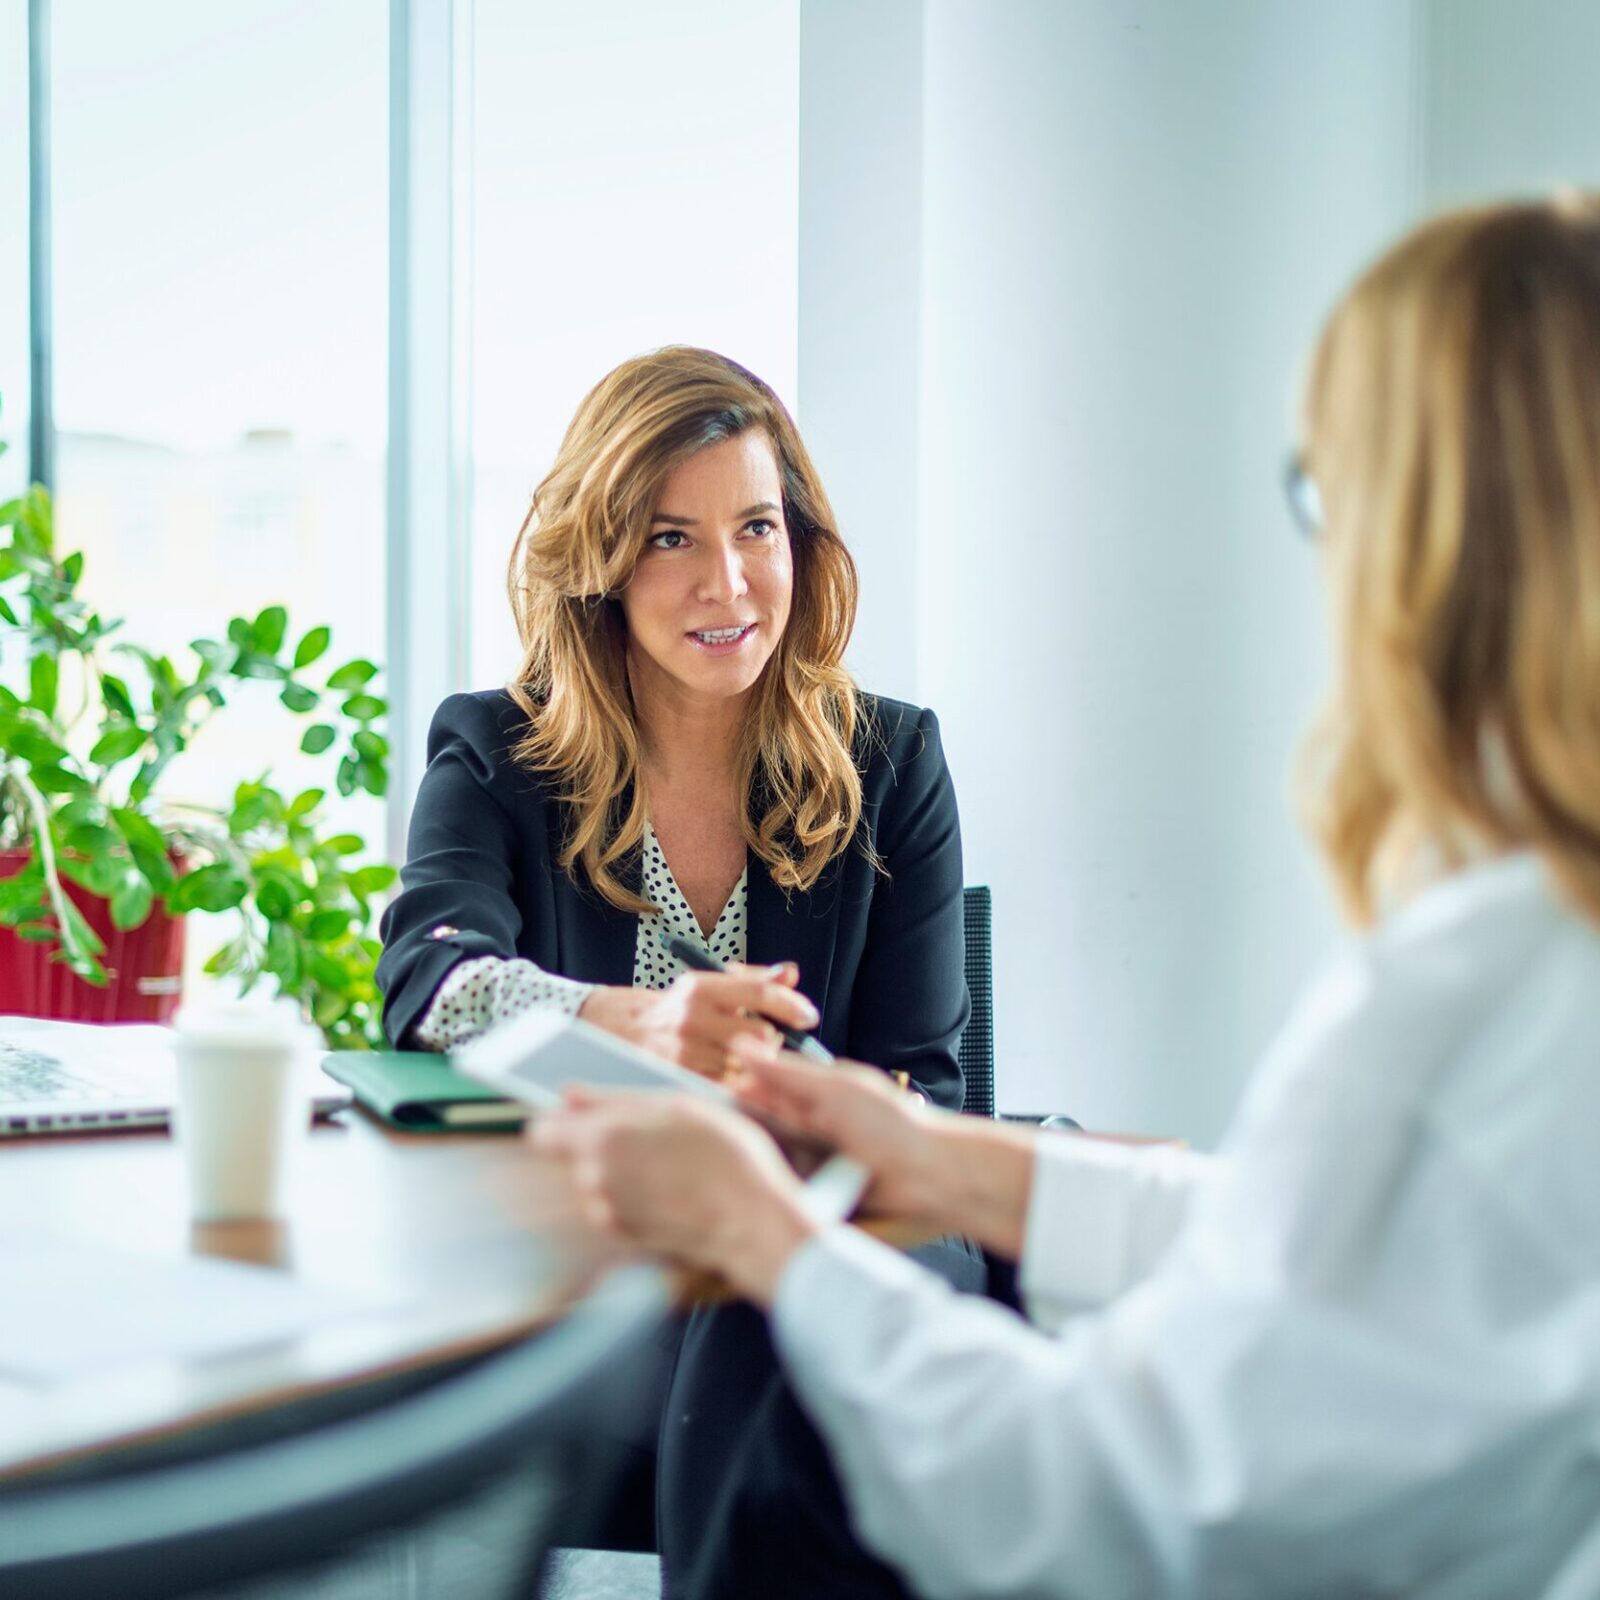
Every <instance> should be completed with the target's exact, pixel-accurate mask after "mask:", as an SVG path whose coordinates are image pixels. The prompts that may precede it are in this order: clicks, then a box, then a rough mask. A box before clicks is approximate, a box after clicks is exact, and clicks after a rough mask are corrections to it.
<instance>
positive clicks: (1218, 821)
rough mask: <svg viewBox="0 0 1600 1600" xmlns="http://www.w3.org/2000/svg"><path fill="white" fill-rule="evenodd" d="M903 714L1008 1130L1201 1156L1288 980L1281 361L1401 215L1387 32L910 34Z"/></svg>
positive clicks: (1292, 680)
mask: <svg viewBox="0 0 1600 1600" xmlns="http://www.w3.org/2000/svg"><path fill="white" fill-rule="evenodd" d="M925 28H926V38H925V56H924V71H925V95H924V103H923V105H924V145H923V165H924V171H925V173H926V187H925V194H924V202H925V203H924V211H923V218H922V226H923V237H924V251H925V254H924V271H923V280H922V298H923V304H924V308H925V310H924V327H925V330H926V339H925V343H924V347H923V353H922V359H923V383H922V408H921V409H922V427H923V433H924V437H923V458H924V461H925V463H926V471H925V474H924V478H923V486H922V497H921V498H922V528H923V541H922V545H921V548H920V550H919V569H920V573H921V576H922V579H923V601H922V610H921V615H920V618H919V621H918V628H919V642H920V652H919V659H920V661H921V679H920V687H921V692H922V694H923V696H924V697H925V698H926V699H927V701H928V702H929V703H930V704H932V705H933V706H934V707H935V708H936V709H937V710H938V712H939V714H940V716H941V718H942V720H943V723H944V727H945V731H946V739H947V747H948V750H949V753H950V759H951V764H952V768H953V771H954V774H955V779H956V786H957V790H958V793H959V795H960V799H961V808H962V816H963V825H964V826H963V832H964V836H965V841H966V853H967V875H968V879H969V881H972V882H985V881H986V882H988V883H990V884H991V885H992V887H993V889H994V894H995V950H996V1013H997V1040H996V1044H997V1087H998V1094H999V1100H1000V1104H1001V1106H1002V1108H1003V1109H1008V1110H1041V1111H1042V1110H1056V1109H1059V1110H1065V1111H1070V1112H1071V1113H1072V1114H1074V1115H1076V1116H1078V1117H1079V1118H1081V1119H1082V1120H1083V1121H1085V1122H1086V1123H1089V1124H1091V1125H1098V1126H1101V1127H1121V1128H1126V1129H1130V1130H1148V1131H1152V1132H1178V1133H1183V1134H1187V1135H1188V1136H1190V1137H1192V1138H1194V1139H1197V1140H1200V1141H1202V1142H1203V1141H1207V1140H1209V1139H1211V1138H1212V1137H1214V1136H1215V1134H1216V1133H1217V1131H1218V1130H1219V1129H1220V1128H1221V1126H1222V1125H1223V1123H1224V1121H1225V1119H1226V1117H1227V1115H1228V1113H1229V1112H1230V1110H1231V1108H1232V1106H1233V1103H1234V1101H1235V1098H1236V1095H1237V1090H1238V1086H1239V1084H1240V1082H1241V1081H1242V1079H1243V1077H1244V1075H1245V1074H1246V1072H1247V1071H1248V1069H1249V1068H1250V1066H1251V1065H1252V1061H1253V1058H1254V1056H1255V1055H1256V1053H1257V1051H1258V1050H1259V1049H1260V1047H1261V1045H1262V1044H1263V1043H1264V1041H1265V1040H1266V1038H1267V1037H1268V1036H1269V1034H1270V1033H1271V1031H1272V1030H1273V1028H1274V1027H1275V1026H1276V1025H1277V1023H1278V1022H1279V1020H1280V1019H1281V1017H1282V1014H1283V1012H1284V1010H1285V1008H1286V1007H1287V1005H1288V1003H1289V1002H1290V1000H1291V998H1292V996H1293V994H1294V992H1295V990H1296V989H1297V988H1298V986H1299V984H1300V982H1301V981H1302V980H1303V978H1304V977H1305V976H1306V974H1307V971H1308V969H1309V968H1310V966H1311V965H1312V963H1313V961H1314V960H1315V958H1316V957H1317V956H1318V955H1319V954H1320V953H1321V952H1322V950H1323V949H1324V947H1325V945H1326V943H1327V940H1328V936H1329V932H1330V928H1331V917H1330V916H1329V913H1328V910H1327V902H1326V899H1325V897H1324V894H1323V890H1322V887H1321V884H1320V882H1319V881H1318V877H1317V874H1316V872H1315V869H1314V868H1313V866H1312V864H1311V861H1310V856H1309V853H1308V852H1307V850H1306V849H1305V848H1304V847H1303V846H1302V844H1301V842H1300V840H1299V839H1298V837H1297V833H1296V829H1295V826H1294V823H1293V820H1292V818H1291V816H1290V813H1289V809H1288V805H1287V801H1286V790H1287V768H1288V758H1289V753H1290V749H1291V746H1292V744H1293V742H1294V740H1295V737H1296V735H1297V733H1298V730H1299V728H1300V726H1301V724H1302V722H1303V719H1304V716H1305V714H1306V711H1307V709H1308V707H1309V706H1310V704H1311V702H1312V701H1313V699H1314V698H1315V696H1316V694H1317V692H1318V690H1319V688H1320V685H1321V679H1322V673H1323V650H1322V645H1321V637H1322V630H1321V615H1320V596H1319V593H1318V586H1317V570H1316V556H1315V554H1314V552H1312V551H1311V550H1309V549H1306V548H1303V547H1298V546H1297V545H1296V542H1295V538H1294V535H1293V533H1292V532H1291V530H1290V528H1289V526H1288V524H1287V519H1286V515H1285V513H1284V511H1283V508H1282V506H1281V503H1280V496H1279V492H1278V483H1279V472H1280V467H1281V462H1282V459H1283V454H1284V452H1285V450H1286V449H1287V447H1288V446H1289V444H1290V443H1291V439H1292V417H1291V406H1290V401H1291V395H1292V392H1293V388H1294V384H1295V380H1296V377H1297V373H1298V367H1299V363H1300V360H1301V357H1302V355H1303V353H1304V351H1305V349H1306V347H1307V344H1308V342H1309V341H1310V339H1311V337H1312V335H1313V333H1314V331H1315V329H1316V326H1317V323H1318V320H1319V318H1320V316H1321V314H1322V312H1323V310H1324V309H1325V307H1326V306H1327V304H1328V302H1329V300H1330V298H1331V296H1332V295H1333V294H1334V292H1335V291H1336V290H1337V288H1338V287H1339V286H1340V285H1341V283H1342V281H1343V280H1344V279H1345V277H1346V276H1347V274H1348V273H1349V272H1350V271H1351V270H1352V269H1353V268H1354V267H1355V266H1356V265H1357V264H1358V263H1359V262H1360V261H1361V260H1362V259H1363V258H1364V257H1365V256H1366V255H1367V254H1368V253H1369V252H1370V251H1371V250H1372V249H1373V248H1374V247H1375V246H1376V245H1378V244H1379V243H1380V242H1381V241H1382V240H1383V239H1384V238H1385V236H1387V235H1388V234H1389V233H1390V232H1391V231H1392V230H1393V229H1394V228H1395V227H1397V226H1398V225H1400V224H1401V223H1402V222H1403V221H1404V220H1405V218H1406V216H1407V214H1408V212H1409V209H1410V204H1411V197H1412V191H1413V173H1414V170H1415V165H1416V163H1415V160H1414V152H1413V144H1414V139H1413V131H1412V130H1413V124H1414V120H1415V118H1414V109H1415V108H1414V105H1413V98H1414V82H1415V72H1414V62H1413V39H1412V29H1411V19H1410V7H1409V5H1405V4H1395V3H1394V0H1348V3H1346V4H1344V5H1341V6H1337V7H1335V6H1321V5H1309V4H1281V3H1279V0H1207V3H1206V4H1205V5H1193V4H1189V3H1186V0H1155V3H1152V0H1011V3H1008V4H1006V5H1003V6H999V5H993V6H989V5H971V4H967V3H965V0H928V5H927V7H926V11H925Z"/></svg>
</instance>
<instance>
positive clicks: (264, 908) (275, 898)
mask: <svg viewBox="0 0 1600 1600" xmlns="http://www.w3.org/2000/svg"><path fill="white" fill-rule="evenodd" d="M294 902H295V896H294V891H293V890H292V889H291V888H290V887H289V886H288V884H286V883H285V882H284V881H283V879H282V878H278V877H272V878H266V879H264V880H263V881H262V882H260V883H258V884H257V885H256V909H257V910H258V911H259V912H260V913H261V915H262V916H264V917H265V918H266V919H267V921H268V922H283V921H285V920H286V919H287V918H289V917H291V916H293V915H294Z"/></svg>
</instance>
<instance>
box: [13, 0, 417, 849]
mask: <svg viewBox="0 0 1600 1600" xmlns="http://www.w3.org/2000/svg"><path fill="white" fill-rule="evenodd" d="M51 31H52V40H51V45H52V83H51V93H52V100H53V107H52V111H53V129H52V141H53V151H52V156H53V160H52V175H53V189H54V193H53V203H54V218H55V238H54V262H55V319H54V334H55V341H54V350H55V416H56V425H57V430H58V445H57V462H58V468H57V523H58V529H59V534H58V537H59V539H60V541H61V544H62V545H63V547H64V548H69V549H70V548H81V549H82V550H83V551H84V553H85V557H86V565H85V580H84V586H85V590H86V593H87V594H88V596H89V598H90V599H91V600H92V601H93V602H94V603H96V604H97V605H99V606H100V607H101V608H102V609H104V610H106V611H108V612H109V613H111V614H115V615H120V616H125V617H126V618H127V619H128V632H129V635H130V636H131V637H134V638H136V639H138V640H139V641H140V642H141V643H144V642H148V643H151V644H152V645H154V646H156V647H158V648H160V649H161V650H164V651H168V652H171V651H181V650H183V649H184V648H185V647H186V645H187V642H188V641H189V640H190V639H192V638H194V637H196V636H198V635H202V634H210V635H215V634H217V633H219V632H220V631H221V630H222V628H224V627H225V625H226V623H227V620H228V618H229V617H230V616H232V615H234V614H243V615H247V616H254V615H255V614H256V613H257V612H258V611H260V610H261V608H262V607H264V606H266V605H268V604H272V603H281V604H284V605H286V606H287V607H288V608H289V613H290V618H291V625H292V626H293V627H295V628H298V629H304V628H306V627H309V626H312V625H314V624H323V623H326V624H329V625H331V627H332V629H333V635H334V652H335V654H334V656H333V657H331V658H330V660H329V665H330V666H331V665H333V664H334V662H335V661H336V660H338V659H339V658H341V657H348V656H350V655H355V654H361V655H371V656H372V657H373V658H374V659H377V660H379V661H381V660H382V659H383V614H384V612H383V548H384V545H383V516H384V434H385V423H386V418H385V406H386V376H385V366H386V303H385V294H384V284H385V281H386V272H387V248H388V236H387V197H388V189H387V184H388V173H387V68H388V58H387V7H386V6H385V5H384V4H383V0H333V3H324V4H310V3H302V4H298V5H284V4H282V3H279V0H270V3H269V0H256V3H233V4H229V5H226V6H217V5H212V4H208V3H205V0H155V3H151V4H146V5H141V6H137V7H123V6H107V5H82V4H73V3H70V0H68V3H63V4H57V5H55V6H54V7H53V8H52V17H51ZM7 59H8V60H9V57H8V58H7ZM5 281H6V280H4V279H3V278H0V283H4V282H5ZM240 699H241V704H240V705H239V706H238V707H237V708H236V709H230V714H229V715H228V716H227V717H225V718H222V719H219V721H218V722H217V724H216V726H215V727H213V728H210V729H208V730H206V732H205V734H204V735H203V737H204V740H205V750H206V753H207V755H208V756H209V757H211V758H212V759H211V760H209V761H207V762H192V761H191V762H186V763H185V764H184V768H183V769H182V770H180V769H175V772H177V774H178V779H179V781H180V782H181V783H182V785H183V793H182V795H181V798H183V799H186V800H206V801H214V800H217V799H220V798H221V797H222V793H223V792H226V791H227V790H228V789H229V788H230V787H231V785H232V783H233V782H235V781H237V780H238V779H239V778H240V777H243V776H246V775H253V774H255V773H258V772H259V771H260V770H261V769H262V768H264V767H266V766H267V765H268V764H272V765H274V766H275V767H276V768H278V770H279V776H280V778H282V780H283V781H284V782H287V783H294V782H296V781H297V779H296V777H295V776H294V772H295V769H296V768H297V767H298V766H300V765H302V764H305V765H306V766H308V767H309V762H308V759H307V758H302V757H300V756H299V755H298V741H299V736H300V731H301V730H300V727H299V726H298V725H297V724H296V723H295V722H294V721H293V719H291V718H289V717H288V716H286V715H285V714H284V712H283V709H282V708H281V707H280V706H279V705H278V704H277V702H276V698H275V696H274V695H273V694H272V693H271V692H270V690H267V689H265V688H263V691H262V692H261V694H260V695H259V696H257V697H254V698H253V699H252V698H251V697H249V696H248V695H243V696H241V697H240ZM246 700H249V702H250V703H249V704H245V703H244V702H245V701H246ZM197 754H198V751H197ZM207 773H210V774H211V775H212V777H211V779H210V780H209V782H210V785H211V787H210V788H209V790H208V792H204V793H196V792H194V791H195V789H196V787H197V785H198V786H200V787H205V785H204V783H203V782H202V780H204V779H205V778H206V774H207ZM308 781H309V779H308ZM362 821H363V823H364V824H365V826H366V828H367V829H370V832H369V834H368V836H369V837H374V838H376V837H381V818H380V816H379V813H378V811H377V808H376V805H375V803H374V804H373V805H372V806H371V807H370V811H369V814H368V815H366V816H364V817H363V818H362Z"/></svg>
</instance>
